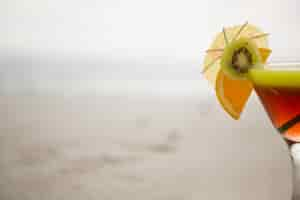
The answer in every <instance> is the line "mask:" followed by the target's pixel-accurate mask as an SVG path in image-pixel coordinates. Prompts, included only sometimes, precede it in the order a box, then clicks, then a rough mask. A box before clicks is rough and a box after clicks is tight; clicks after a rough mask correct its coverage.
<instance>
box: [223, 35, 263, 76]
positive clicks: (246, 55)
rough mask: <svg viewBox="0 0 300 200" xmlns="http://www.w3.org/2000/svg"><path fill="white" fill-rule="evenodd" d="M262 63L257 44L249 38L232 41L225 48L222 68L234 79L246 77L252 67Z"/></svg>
mask: <svg viewBox="0 0 300 200" xmlns="http://www.w3.org/2000/svg"><path fill="white" fill-rule="evenodd" d="M260 66H262V65H261V56H260V53H259V50H258V48H257V46H256V45H255V44H254V43H253V42H252V41H251V40H250V39H247V38H240V39H237V40H234V41H232V42H230V43H229V44H228V45H227V46H226V47H225V49H224V53H223V56H222V58H221V68H222V69H223V71H224V73H225V74H227V75H228V76H230V77H231V78H233V79H245V78H246V75H247V73H248V71H249V69H251V68H257V67H260Z"/></svg>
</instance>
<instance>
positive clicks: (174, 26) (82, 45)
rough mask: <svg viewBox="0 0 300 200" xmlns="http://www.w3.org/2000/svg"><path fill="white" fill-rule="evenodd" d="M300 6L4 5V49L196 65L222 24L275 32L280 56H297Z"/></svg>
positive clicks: (59, 1)
mask: <svg viewBox="0 0 300 200" xmlns="http://www.w3.org/2000/svg"><path fill="white" fill-rule="evenodd" d="M299 5H300V4H299V3H297V0H289V1H285V0H264V1H262V0H252V1H240V0H208V1H204V0H186V1H178V0H163V1H162V0H152V1H146V0H126V1H125V0H123V1H122V0H102V1H101V0H73V1H69V0H26V1H23V0H3V1H1V2H0V25H1V32H0V34H1V37H0V38H1V39H0V42H1V43H0V44H1V46H2V47H13V48H25V49H28V48H29V49H33V50H37V51H39V50H50V51H55V52H68V53H71V52H75V53H84V54H96V55H103V56H112V57H118V58H132V59H142V60H145V59H147V58H149V59H151V58H152V57H153V56H156V57H160V56H162V57H166V58H171V59H176V60H184V61H192V62H195V61H199V60H202V59H201V53H202V51H203V50H204V49H205V48H206V47H207V46H208V44H209V42H210V41H211V39H212V37H213V36H214V34H215V33H216V32H217V31H219V30H220V29H221V27H222V26H223V25H232V24H237V23H243V22H244V21H246V20H248V21H249V22H250V23H254V24H257V25H259V26H260V27H262V28H263V29H264V30H265V31H266V32H270V33H271V34H272V35H271V37H270V40H271V46H272V47H273V49H274V52H273V55H274V56H276V57H279V56H280V57H287V56H292V57H294V56H295V55H297V54H296V52H294V51H292V50H293V49H294V50H298V52H299V48H300V45H298V44H299V40H298V37H299V31H300V27H299V24H300V16H299V14H297V12H298V11H297V10H299V8H300V7H299ZM298 13H299V12H298ZM299 57H300V56H299Z"/></svg>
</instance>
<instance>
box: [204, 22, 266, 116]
mask: <svg viewBox="0 0 300 200" xmlns="http://www.w3.org/2000/svg"><path fill="white" fill-rule="evenodd" d="M267 36H268V34H267V33H263V32H262V31H260V30H259V29H258V28H257V27H255V26H253V25H250V24H248V23H247V22H246V23H244V24H243V25H240V26H234V27H229V28H223V31H222V32H221V33H219V34H218V35H217V37H216V39H215V40H214V42H213V43H212V45H211V46H210V48H209V49H208V50H207V51H206V57H205V59H204V68H203V71H202V72H203V74H204V76H205V78H206V79H207V80H208V81H209V82H210V83H211V84H212V85H213V86H214V88H215V91H216V96H217V98H218V100H219V102H220V104H221V105H222V107H223V109H224V110H225V111H227V113H229V114H230V116H232V117H233V118H234V119H239V117H240V114H241V112H242V111H243V108H244V106H245V104H246V102H247V100H248V98H249V96H250V94H251V92H252V90H253V86H252V83H251V82H250V81H249V80H248V79H247V74H248V71H249V70H250V69H253V68H260V67H263V64H264V63H265V62H266V60H267V58H268V57H269V55H270V53H271V50H270V49H268V41H267V38H266V37H267Z"/></svg>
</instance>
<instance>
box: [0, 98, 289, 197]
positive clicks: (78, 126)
mask: <svg viewBox="0 0 300 200" xmlns="http://www.w3.org/2000/svg"><path fill="white" fill-rule="evenodd" d="M257 104H258V102H257V99H256V98H255V97H252V98H251V100H250V102H249V105H248V106H247V108H246V110H245V112H244V114H243V116H242V119H241V120H240V121H239V122H237V121H234V120H231V119H230V118H229V117H228V116H227V115H226V114H225V113H224V112H223V111H222V110H221V108H220V107H219V105H218V103H217V102H216V100H215V98H214V97H208V98H206V99H204V98H199V97H197V96H194V97H182V98H178V97H177V98H175V97H170V96H169V97H162V96H160V97H158V96H151V95H148V96H145V95H144V96H133V95H127V96H126V95H121V96H117V95H114V96H112V95H110V96H109V95H102V96H101V95H93V94H89V95H81V96H80V95H77V96H74V95H70V96H63V95H2V96H1V100H0V113H1V124H0V130H1V131H0V169H1V170H0V177H1V178H0V199H3V200H18V199H23V200H33V199H45V200H50V199H51V200H52V199H74V200H81V199H82V200H83V199H84V200H85V199H91V200H92V199H101V200H102V199H103V200H110V199H111V200H115V199H117V200H118V199H124V200H125V199H128V200H129V199H130V200H132V199H139V200H140V199H143V200H148V199H149V200H153V199H155V200H170V199H172V200H194V199H195V200H196V199H197V200H199V199H224V200H225V199H228V200H229V199H230V200H233V199H236V200H239V199H244V200H247V199H249V200H250V199H251V200H253V199H261V200H267V199H268V200H269V199H272V200H277V199H278V200H282V199H286V198H287V196H289V195H290V192H291V183H290V181H291V174H290V173H291V171H290V167H291V166H290V164H289V158H288V156H287V148H286V147H285V145H284V143H283V141H282V140H281V139H280V137H279V135H278V134H276V132H275V131H274V129H273V128H272V127H271V124H270V123H269V121H268V119H267V117H266V115H265V113H264V111H263V109H262V108H261V106H258V105H257Z"/></svg>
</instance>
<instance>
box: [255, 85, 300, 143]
mask: <svg viewBox="0 0 300 200" xmlns="http://www.w3.org/2000/svg"><path fill="white" fill-rule="evenodd" d="M255 91H256V93H257V95H258V96H259V98H260V100H261V102H262V104H263V105H264V108H265V110H266V112H267V113H268V115H269V117H270V119H271V121H272V123H273V125H274V126H275V127H276V128H277V130H278V131H279V132H280V133H281V134H283V136H284V137H285V138H286V139H288V140H291V141H293V142H300V87H299V88H274V87H263V86H255Z"/></svg>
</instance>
